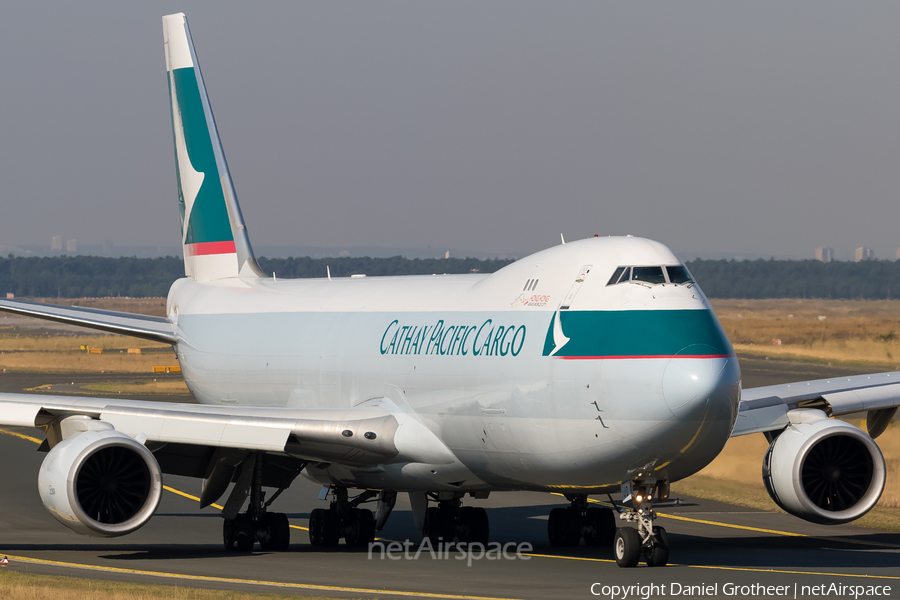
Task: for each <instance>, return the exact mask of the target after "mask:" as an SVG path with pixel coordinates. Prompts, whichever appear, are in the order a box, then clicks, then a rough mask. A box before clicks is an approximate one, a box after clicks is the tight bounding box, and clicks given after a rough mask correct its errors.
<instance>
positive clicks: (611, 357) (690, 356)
mask: <svg viewBox="0 0 900 600" xmlns="http://www.w3.org/2000/svg"><path fill="white" fill-rule="evenodd" d="M732 356H734V355H733V354H655V355H646V354H645V355H640V356H555V357H554V358H561V359H563V360H602V359H619V358H730V357H732Z"/></svg>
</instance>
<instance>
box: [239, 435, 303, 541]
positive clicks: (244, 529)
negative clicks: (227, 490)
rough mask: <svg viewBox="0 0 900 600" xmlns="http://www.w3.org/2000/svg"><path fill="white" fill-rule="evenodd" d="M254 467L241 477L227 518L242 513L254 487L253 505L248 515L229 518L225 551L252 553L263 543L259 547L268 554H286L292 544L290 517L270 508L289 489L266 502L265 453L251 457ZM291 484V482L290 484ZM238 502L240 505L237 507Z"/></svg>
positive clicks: (251, 504) (251, 499)
mask: <svg viewBox="0 0 900 600" xmlns="http://www.w3.org/2000/svg"><path fill="white" fill-rule="evenodd" d="M250 461H251V464H252V468H249V465H248V468H247V470H246V471H245V472H244V473H246V475H245V474H244V473H242V474H241V480H240V481H238V483H237V484H236V485H235V490H234V492H233V493H232V497H231V498H229V501H228V502H227V503H226V506H225V510H224V511H223V512H224V513H226V515H227V514H228V513H229V512H231V509H232V508H233V511H234V512H232V513H231V514H234V513H236V512H237V511H238V510H240V505H241V504H243V502H244V498H246V487H247V484H248V483H249V487H250V506H248V507H247V512H245V513H240V514H238V515H236V516H234V518H232V519H229V518H227V516H226V519H225V521H224V522H223V524H222V538H223V542H224V544H225V550H228V551H235V550H236V551H238V552H250V551H251V550H253V544H255V543H256V542H257V541H258V542H259V547H260V548H261V549H262V550H264V551H267V552H285V551H286V550H287V549H288V547H289V546H290V545H291V529H290V525H289V524H288V518H287V515H285V514H284V513H274V512H267V511H266V509H267V508H268V507H269V505H271V504H272V502H274V501H275V499H276V498H277V497H278V496H279V495H280V494H281V492H283V491H284V490H285V489H286V487H287V486H285V487H283V488H281V489H279V490H278V491H277V492H275V493H274V494H273V495H272V499H271V500H269V501H268V502H266V501H265V499H266V494H265V492H263V491H262V481H263V453H262V452H257V453H255V457H251V458H250ZM288 485H290V482H288ZM235 503H236V506H235Z"/></svg>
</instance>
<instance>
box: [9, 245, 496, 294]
mask: <svg viewBox="0 0 900 600" xmlns="http://www.w3.org/2000/svg"><path fill="white" fill-rule="evenodd" d="M258 262H259V266H260V268H261V269H262V270H263V271H264V272H265V273H267V274H270V273H275V275H276V277H283V278H285V279H292V278H299V277H325V276H326V273H327V270H326V267H328V268H329V269H330V270H331V276H332V277H349V276H350V275H356V274H365V275H370V276H378V275H431V274H439V275H440V274H444V273H447V274H458V273H473V272H478V273H493V272H494V271H496V270H497V269H500V268H502V267H504V266H506V265H508V264H509V263H510V262H512V261H511V260H503V259H485V260H481V259H477V258H432V259H419V258H414V259H409V258H403V257H401V256H394V257H392V258H369V257H363V258H352V257H341V258H309V257H302V258H271V259H269V258H259V259H258ZM180 277H184V261H183V260H182V259H181V257H175V256H168V257H165V258H134V257H131V258H107V257H102V256H54V257H34V256H14V255H9V256H8V257H6V258H0V296H2V295H3V294H4V293H11V294H14V295H15V296H16V297H41V298H52V297H59V298H93V297H108V296H130V297H132V298H150V297H159V296H166V295H167V294H168V293H169V287H171V285H172V283H173V282H174V281H175V280H176V279H178V278H180Z"/></svg>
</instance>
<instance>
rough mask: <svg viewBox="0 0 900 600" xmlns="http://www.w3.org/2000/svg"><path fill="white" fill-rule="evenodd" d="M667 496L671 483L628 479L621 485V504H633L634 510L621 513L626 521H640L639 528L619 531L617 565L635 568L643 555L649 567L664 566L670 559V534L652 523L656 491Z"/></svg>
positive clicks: (654, 513)
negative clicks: (668, 484)
mask: <svg viewBox="0 0 900 600" xmlns="http://www.w3.org/2000/svg"><path fill="white" fill-rule="evenodd" d="M657 490H658V491H659V493H660V496H661V497H663V498H665V497H666V496H668V486H667V485H666V484H665V483H664V482H661V483H657V481H656V480H655V479H646V480H643V481H628V482H625V483H623V484H622V504H624V505H628V504H629V503H630V504H631V510H626V511H625V512H623V513H621V514H620V515H619V518H620V519H622V520H623V521H628V522H630V523H637V529H633V528H631V527H622V528H621V529H619V530H618V531H616V535H615V541H614V543H613V549H614V551H615V555H616V564H617V565H619V566H620V567H626V568H628V567H636V566H637V564H638V563H639V562H640V561H641V557H642V556H643V558H644V559H645V560H646V561H647V566H649V567H664V566H666V564H667V563H668V562H669V534H668V533H666V530H665V529H663V528H662V527H659V526H654V525H653V520H654V519H656V512H654V510H653V494H654V493H656V492H657Z"/></svg>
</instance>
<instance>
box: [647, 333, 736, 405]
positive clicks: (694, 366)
mask: <svg viewBox="0 0 900 600" xmlns="http://www.w3.org/2000/svg"><path fill="white" fill-rule="evenodd" d="M713 352H715V350H714V349H713V348H709V347H707V346H702V347H698V346H696V345H694V346H688V347H686V348H684V349H682V350H681V352H679V353H678V354H677V355H676V356H675V357H674V358H672V359H671V360H669V364H668V365H667V366H666V370H665V372H664V374H663V385H662V388H663V397H664V398H665V401H666V405H667V406H668V407H669V410H671V411H672V414H674V415H675V416H676V417H678V418H679V419H682V420H699V419H704V418H705V419H709V418H710V417H712V418H713V419H715V420H720V419H721V420H724V419H730V420H731V422H732V423H733V422H734V416H735V414H736V411H737V404H738V401H739V399H738V394H737V388H738V384H739V382H740V377H741V376H740V368H739V367H738V364H737V358H736V357H734V356H716V355H714V354H713ZM709 409H715V410H713V411H712V413H713V414H710V412H708V411H709Z"/></svg>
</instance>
